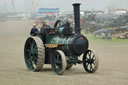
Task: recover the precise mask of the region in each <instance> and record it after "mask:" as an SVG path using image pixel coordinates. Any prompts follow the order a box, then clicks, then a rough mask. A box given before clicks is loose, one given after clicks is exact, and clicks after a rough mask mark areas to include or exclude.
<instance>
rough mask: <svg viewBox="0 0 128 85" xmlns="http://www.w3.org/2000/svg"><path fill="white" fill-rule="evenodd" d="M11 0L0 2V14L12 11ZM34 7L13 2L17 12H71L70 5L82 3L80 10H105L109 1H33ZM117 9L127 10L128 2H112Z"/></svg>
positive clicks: (26, 2)
mask: <svg viewBox="0 0 128 85" xmlns="http://www.w3.org/2000/svg"><path fill="white" fill-rule="evenodd" d="M11 1H12V0H0V12H1V11H2V12H3V11H13V7H12V3H11ZM33 1H34V2H35V3H34V6H33V8H32V0H14V4H15V9H16V11H17V12H19V11H20V12H22V11H29V12H30V11H32V9H34V10H36V9H38V8H41V7H46V8H51V7H52V8H56V7H57V8H60V11H69V10H72V3H73V2H79V3H82V5H81V9H82V10H88V9H92V8H94V9H105V8H106V7H107V5H108V4H109V3H110V0H33ZM113 1H114V4H115V6H116V7H117V8H125V9H128V5H127V3H128V0H113Z"/></svg>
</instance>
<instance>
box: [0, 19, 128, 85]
mask: <svg viewBox="0 0 128 85" xmlns="http://www.w3.org/2000/svg"><path fill="white" fill-rule="evenodd" d="M32 23H33V21H30V20H20V21H17V20H13V21H5V22H0V85H128V44H126V43H125V44H120V43H95V42H90V48H93V49H95V50H96V52H97V53H98V55H99V60H100V62H99V68H98V70H97V72H96V73H94V74H90V73H87V72H85V71H84V68H83V65H76V66H73V68H72V69H70V70H68V71H66V72H65V73H64V75H62V76H58V75H56V74H55V73H54V72H53V71H52V69H51V66H50V65H44V70H43V71H41V72H30V71H29V70H27V68H26V66H25V63H24V53H23V49H24V43H25V40H26V38H27V37H28V36H29V31H30V29H31V26H32Z"/></svg>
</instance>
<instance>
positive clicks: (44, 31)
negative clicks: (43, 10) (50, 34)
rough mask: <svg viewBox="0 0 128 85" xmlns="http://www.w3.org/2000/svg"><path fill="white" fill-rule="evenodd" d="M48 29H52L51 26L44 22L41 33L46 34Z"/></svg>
mask: <svg viewBox="0 0 128 85" xmlns="http://www.w3.org/2000/svg"><path fill="white" fill-rule="evenodd" d="M47 29H50V25H47V24H46V22H42V26H41V30H40V32H41V33H46V31H47Z"/></svg>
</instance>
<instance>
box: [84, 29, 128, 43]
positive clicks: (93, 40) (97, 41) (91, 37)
mask: <svg viewBox="0 0 128 85" xmlns="http://www.w3.org/2000/svg"><path fill="white" fill-rule="evenodd" d="M82 34H83V35H84V36H86V37H87V39H88V40H89V41H91V42H96V43H99V42H101V43H120V44H123V43H128V39H116V38H112V39H111V40H106V39H99V38H97V39H94V36H93V34H92V33H89V34H85V31H84V30H82Z"/></svg>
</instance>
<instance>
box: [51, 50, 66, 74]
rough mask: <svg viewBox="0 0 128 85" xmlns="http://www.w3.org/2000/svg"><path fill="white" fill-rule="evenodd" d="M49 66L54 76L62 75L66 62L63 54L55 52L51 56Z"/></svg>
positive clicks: (59, 51)
mask: <svg viewBox="0 0 128 85" xmlns="http://www.w3.org/2000/svg"><path fill="white" fill-rule="evenodd" d="M51 65H52V69H53V71H54V72H55V73H56V74H58V75H62V74H63V73H64V71H65V70H66V66H67V60H66V56H65V54H64V53H63V52H62V51H61V50H56V51H55V52H54V53H53V55H52V56H51Z"/></svg>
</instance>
